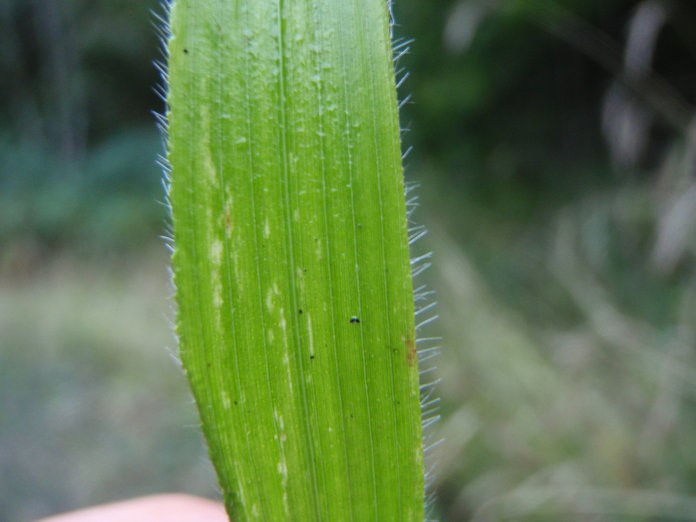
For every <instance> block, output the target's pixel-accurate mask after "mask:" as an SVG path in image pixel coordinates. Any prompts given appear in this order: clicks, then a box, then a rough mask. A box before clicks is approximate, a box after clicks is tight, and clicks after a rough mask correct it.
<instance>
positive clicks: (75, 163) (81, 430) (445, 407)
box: [0, 0, 696, 522]
mask: <svg viewBox="0 0 696 522" xmlns="http://www.w3.org/2000/svg"><path fill="white" fill-rule="evenodd" d="M395 4H396V5H395V11H396V17H397V21H398V22H399V25H398V27H397V28H396V32H397V33H398V36H403V37H408V38H410V37H414V38H415V42H414V43H413V44H412V46H411V52H410V54H409V55H407V56H405V57H403V58H402V59H401V60H400V62H399V65H400V66H401V67H404V69H405V70H406V71H408V72H409V73H410V77H409V78H408V79H407V80H406V82H405V84H404V87H403V91H404V92H403V93H401V97H402V98H403V97H405V95H406V94H409V93H410V94H411V95H412V103H408V104H407V105H406V106H405V108H404V110H403V113H402V119H403V126H404V127H405V128H406V129H408V131H407V132H405V133H404V140H405V144H406V146H413V153H412V154H411V155H410V156H409V158H408V160H407V177H408V178H409V179H411V180H416V181H418V182H420V184H421V188H420V193H421V200H422V201H421V202H422V209H421V211H420V214H419V216H418V219H420V220H421V221H424V222H425V223H426V224H427V225H428V226H429V228H430V230H431V233H430V235H429V236H428V238H427V239H426V240H425V242H424V243H423V244H421V245H419V248H420V249H424V248H430V249H432V250H434V252H435V262H434V265H435V266H434V268H433V269H431V271H430V273H429V275H428V278H429V280H430V283H431V284H432V285H433V286H434V287H435V288H436V289H437V290H438V295H439V301H440V303H441V304H440V315H441V320H440V322H439V324H438V325H437V326H435V327H433V332H435V333H437V334H441V335H443V336H444V338H445V342H444V345H445V349H444V350H443V355H442V356H441V358H440V364H439V365H440V367H441V370H440V377H441V378H442V383H441V386H440V393H441V396H442V399H443V402H442V415H443V419H442V421H441V422H440V423H439V425H438V426H437V428H436V429H435V430H434V433H433V436H434V437H435V438H439V437H445V442H444V443H443V444H441V445H440V446H439V447H438V452H439V453H438V455H439V457H440V458H439V462H440V463H439V466H438V467H437V468H436V469H437V470H438V471H437V473H436V479H435V487H436V489H437V493H438V497H437V501H436V503H435V505H434V512H435V514H437V515H438V516H439V517H441V518H442V519H443V520H470V519H473V520H501V519H508V520H541V519H548V520H578V521H586V520H655V521H657V520H660V521H666V520H693V519H696V496H694V491H696V407H695V404H696V277H695V276H696V270H695V265H694V256H695V254H696V226H695V225H696V177H695V171H694V169H695V167H696V154H695V153H696V148H695V144H696V125H695V123H696V120H694V115H695V112H694V106H695V104H696V31H694V27H696V6H695V5H694V4H693V2H691V1H689V0H673V1H667V0H665V1H661V0H644V1H639V2H636V1H625V0H556V1H550V0H549V1H547V0H539V1H526V0H497V1H496V0H397V1H396V2H395ZM153 9H154V10H155V11H158V2H156V1H144V0H108V1H103V2H90V1H87V0H0V100H1V102H0V400H1V403H0V404H2V410H1V411H0V520H3V521H8V522H15V521H21V520H30V519H33V518H36V517H39V516H43V515H47V514H50V513H54V512H57V511H61V510H67V509H72V508H77V507H80V506H83V505H88V504H93V503H97V502H104V501H111V500H116V499H119V498H124V497H128V496H134V495H140V494H145V493H151V492H157V491H171V490H179V491H188V492H192V493H199V494H206V495H215V493H216V486H215V479H214V476H213V474H212V472H211V470H210V467H209V465H208V463H207V460H206V457H205V449H204V448H203V445H202V442H201V440H200V437H199V435H198V431H197V428H196V423H197V420H196V416H195V411H194V409H193V407H192V405H191V403H190V400H189V398H188V393H187V390H186V385H185V382H184V380H183V377H182V376H181V374H180V372H179V370H178V368H177V367H176V364H175V363H174V362H173V360H172V358H170V356H169V355H168V352H167V349H166V347H167V346H173V345H174V344H175V342H174V340H173V338H172V335H171V333H170V327H169V325H168V322H167V317H169V316H170V315H171V314H170V313H169V311H168V306H169V305H168V301H167V295H168V291H169V290H168V283H167V273H166V262H167V257H166V253H165V251H164V246H163V244H162V242H161V241H160V240H159V238H158V236H159V234H160V233H161V231H162V230H163V228H164V226H163V222H164V219H165V215H166V211H165V208H164V206H163V205H162V204H161V203H160V202H161V201H162V200H163V190H162V188H161V184H160V178H161V175H160V170H159V168H158V167H157V166H156V163H155V159H156V156H157V154H158V153H160V152H161V151H162V145H161V137H160V136H159V135H158V133H157V131H156V129H155V124H154V119H153V117H152V116H151V111H153V110H154V111H161V110H162V103H161V101H160V100H159V99H158V97H157V96H156V94H155V91H154V87H155V85H156V84H157V83H158V77H157V73H156V71H155V68H154V67H153V66H152V61H153V60H154V59H156V58H158V57H159V51H158V45H159V44H158V41H157V38H156V36H155V35H156V33H155V30H154V29H153V20H154V17H153V16H152V14H151V13H150V11H151V10H153Z"/></svg>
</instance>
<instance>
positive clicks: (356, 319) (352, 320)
mask: <svg viewBox="0 0 696 522" xmlns="http://www.w3.org/2000/svg"><path fill="white" fill-rule="evenodd" d="M350 322H351V324H358V323H360V318H359V317H357V316H355V315H354V316H353V317H351V318H350Z"/></svg>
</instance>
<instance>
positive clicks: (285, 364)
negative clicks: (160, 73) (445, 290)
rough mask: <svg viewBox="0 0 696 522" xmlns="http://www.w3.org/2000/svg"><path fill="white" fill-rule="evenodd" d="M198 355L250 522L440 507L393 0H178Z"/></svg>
mask: <svg viewBox="0 0 696 522" xmlns="http://www.w3.org/2000/svg"><path fill="white" fill-rule="evenodd" d="M170 31H171V37H170V40H169V48H168V52H169V78H170V84H169V89H168V97H167V102H168V107H169V112H168V122H169V128H168V131H169V143H168V159H169V163H170V165H171V168H172V179H171V187H170V201H171V205H172V215H173V224H174V238H175V253H174V256H173V269H174V280H175V284H176V288H177V292H176V300H177V305H178V319H177V330H178V335H179V339H180V351H181V358H182V361H183V364H184V368H185V369H186V372H187V374H188V377H189V380H190V383H191V387H192V390H193V393H194V396H195V398H196V402H197V404H198V408H199V411H200V414H201V418H202V424H203V430H204V432H205V435H206V437H207V440H208V443H209V446H210V453H211V458H212V460H213V463H214V465H215V467H216V470H217V472H218V475H219V479H220V483H221V486H222V489H223V493H224V496H225V502H226V504H227V507H228V511H229V512H230V514H231V516H232V517H233V518H234V520H236V521H240V520H265V521H281V520H298V521H299V520H302V521H312V520H331V521H342V520H354V521H361V522H362V521H369V520H383V521H393V520H398V521H412V520H414V521H415V520H418V521H420V520H423V517H424V512H423V510H424V507H423V496H424V495H423V493H424V492H423V489H424V485H423V452H422V442H421V421H420V405H419V387H418V365H417V357H416V352H415V329H414V305H413V289H412V281H411V272H410V262H409V252H408V233H407V221H406V208H405V201H404V186H403V177H402V167H401V153H400V140H399V124H398V110H397V100H396V89H395V83H394V73H393V64H392V51H391V42H390V36H389V13H388V9H387V3H386V2H385V1H384V0H303V1H290V0H226V1H222V0H216V1H212V0H209V1H203V0H178V1H176V2H175V3H174V5H173V6H172V10H171V14H170Z"/></svg>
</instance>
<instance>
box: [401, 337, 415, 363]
mask: <svg viewBox="0 0 696 522" xmlns="http://www.w3.org/2000/svg"><path fill="white" fill-rule="evenodd" d="M404 344H405V345H406V361H407V362H408V365H409V366H413V365H415V364H416V361H417V360H418V353H417V352H416V342H415V341H414V340H413V337H410V336H409V337H406V340H405V341H404Z"/></svg>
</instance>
